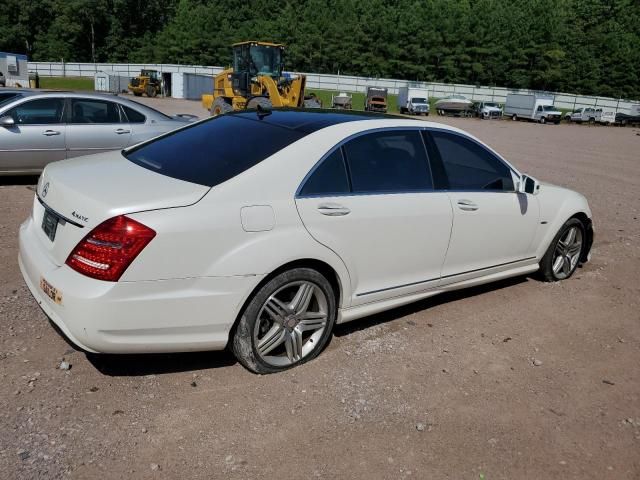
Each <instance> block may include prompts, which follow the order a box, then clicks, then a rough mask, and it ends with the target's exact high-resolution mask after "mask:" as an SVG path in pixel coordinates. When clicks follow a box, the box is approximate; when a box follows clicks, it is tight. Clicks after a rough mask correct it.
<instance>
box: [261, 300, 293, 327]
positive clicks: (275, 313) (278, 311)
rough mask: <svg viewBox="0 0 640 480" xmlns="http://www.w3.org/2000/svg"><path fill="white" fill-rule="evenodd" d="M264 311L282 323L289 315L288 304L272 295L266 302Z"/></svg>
mask: <svg viewBox="0 0 640 480" xmlns="http://www.w3.org/2000/svg"><path fill="white" fill-rule="evenodd" d="M264 311H265V312H267V313H268V314H269V316H270V317H271V318H272V319H273V320H274V321H275V322H277V323H279V324H280V325H282V323H283V322H284V318H285V317H286V316H287V315H288V313H289V312H288V310H287V306H286V305H285V304H284V303H282V302H281V301H280V300H278V299H277V298H276V297H275V296H273V295H271V297H269V299H268V300H267V302H266V303H265V304H264Z"/></svg>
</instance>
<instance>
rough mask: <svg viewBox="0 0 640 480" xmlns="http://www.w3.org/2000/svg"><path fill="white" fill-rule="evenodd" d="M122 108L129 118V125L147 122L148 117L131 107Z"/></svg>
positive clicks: (123, 106)
mask: <svg viewBox="0 0 640 480" xmlns="http://www.w3.org/2000/svg"><path fill="white" fill-rule="evenodd" d="M122 108H123V109H124V113H125V115H126V116H127V120H129V123H144V122H145V121H146V120H147V117H145V116H144V115H143V114H141V113H140V112H138V111H137V110H134V109H133V108H131V107H127V106H125V105H122Z"/></svg>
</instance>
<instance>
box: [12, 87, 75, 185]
mask: <svg viewBox="0 0 640 480" xmlns="http://www.w3.org/2000/svg"><path fill="white" fill-rule="evenodd" d="M64 106H65V103H64V100H63V99H62V98H56V97H46V98H37V99H33V100H27V101H24V102H22V103H20V104H18V105H16V106H15V107H13V108H11V109H9V110H8V111H6V112H4V113H3V115H2V116H5V115H7V116H10V117H12V118H13V121H14V122H15V125H13V126H11V127H0V171H14V172H24V173H30V172H34V173H35V172H37V171H39V170H41V169H42V168H43V167H44V166H45V165H46V164H47V163H49V162H54V161H56V160H64V158H65V125H64V123H63V113H64Z"/></svg>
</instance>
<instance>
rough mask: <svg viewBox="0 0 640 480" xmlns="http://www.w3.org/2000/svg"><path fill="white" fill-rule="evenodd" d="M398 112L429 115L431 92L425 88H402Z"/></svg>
mask: <svg viewBox="0 0 640 480" xmlns="http://www.w3.org/2000/svg"><path fill="white" fill-rule="evenodd" d="M398 111H399V112H400V113H410V114H412V115H425V116H428V115H429V92H427V90H425V89H424V88H413V87H400V88H399V89H398Z"/></svg>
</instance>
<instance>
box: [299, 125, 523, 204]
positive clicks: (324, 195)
mask: <svg viewBox="0 0 640 480" xmlns="http://www.w3.org/2000/svg"><path fill="white" fill-rule="evenodd" d="M394 130H417V131H419V132H423V131H425V132H433V131H437V132H443V133H449V134H451V135H455V136H458V137H462V138H464V139H466V140H469V141H471V142H473V143H475V144H476V145H478V146H479V147H480V148H483V149H484V150H486V151H487V152H489V153H490V154H491V155H492V156H494V157H495V158H496V159H497V160H498V161H499V162H500V163H502V164H503V165H504V166H505V167H507V168H508V169H509V171H510V172H512V173H514V174H515V175H516V176H517V177H518V178H520V177H522V174H521V173H520V172H519V171H518V170H516V168H515V167H513V166H512V165H511V164H510V163H509V162H507V161H506V160H505V159H504V158H503V157H502V156H501V155H500V154H499V153H498V152H496V151H495V150H493V149H492V148H491V147H489V146H488V145H484V144H483V143H481V142H480V141H478V140H476V139H475V138H473V137H470V136H469V135H466V134H464V133H461V132H457V131H455V130H449V129H447V128H438V127H431V126H429V127H423V126H415V127H414V126H406V127H378V128H372V129H369V130H363V131H361V132H357V133H353V134H351V135H349V136H348V137H345V138H343V139H342V140H341V141H340V142H338V143H337V144H336V145H334V146H333V147H332V148H331V149H330V150H329V151H328V152H327V153H325V154H324V155H322V156H321V157H320V160H318V161H317V162H316V163H315V164H314V165H313V167H312V168H311V170H309V172H308V173H307V174H306V175H305V176H304V178H303V179H302V181H301V182H300V185H298V188H297V189H296V193H295V195H294V198H295V199H303V198H329V197H331V198H333V197H356V196H362V195H402V194H409V193H433V192H476V193H518V190H517V189H516V188H515V184H514V189H513V190H482V189H477V188H471V189H437V188H435V184H434V182H433V171H432V168H431V159H430V158H429V152H428V150H427V146H426V145H425V143H424V138H422V144H423V147H424V149H425V155H426V157H427V168H428V169H429V174H430V176H431V184H432V185H434V188H429V189H418V190H388V191H377V190H376V191H372V192H349V193H334V194H327V193H317V194H307V195H301V194H300V192H301V191H302V188H303V187H304V185H305V183H307V180H308V179H309V177H311V175H313V174H314V172H315V171H316V170H317V169H318V168H319V166H320V165H321V164H322V162H324V160H325V159H326V158H327V157H329V155H331V154H332V153H333V152H335V151H336V150H337V149H339V148H342V147H343V146H344V145H345V144H346V143H347V142H349V141H350V140H352V139H354V138H357V137H361V136H363V135H367V134H369V133H377V132H387V131H394ZM421 137H422V135H421ZM343 161H344V162H346V161H347V160H346V158H344V153H343Z"/></svg>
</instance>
